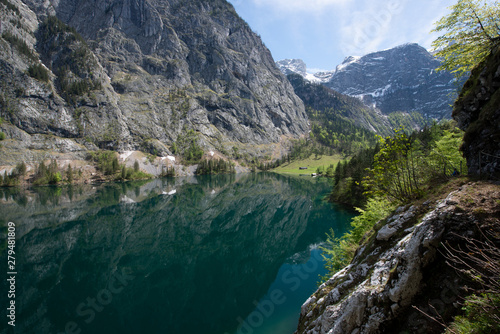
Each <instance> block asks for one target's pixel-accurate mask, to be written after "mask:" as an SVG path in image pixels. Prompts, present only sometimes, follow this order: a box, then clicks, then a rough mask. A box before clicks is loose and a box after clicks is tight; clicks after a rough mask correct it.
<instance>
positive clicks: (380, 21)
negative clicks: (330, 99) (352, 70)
mask: <svg viewBox="0 0 500 334" xmlns="http://www.w3.org/2000/svg"><path fill="white" fill-rule="evenodd" d="M228 1H229V2H230V3H232V4H233V6H234V7H235V9H236V11H237V12H238V14H239V15H240V16H241V17H242V18H243V19H244V20H245V21H246V22H248V24H249V25H250V27H251V28H252V29H253V30H254V31H255V32H256V33H258V34H259V35H260V36H261V38H262V40H263V42H264V44H265V45H266V46H267V47H268V48H269V49H270V50H271V52H272V54H273V57H274V60H276V61H278V60H282V59H286V58H299V59H302V60H304V61H305V62H306V64H307V67H308V69H309V71H313V72H314V71H317V70H333V69H335V67H336V66H337V65H338V64H340V63H342V61H343V60H344V58H345V57H346V56H362V55H365V54H367V53H370V52H374V51H379V50H384V49H389V48H392V47H395V46H398V45H401V44H404V43H409V42H412V43H419V44H420V45H422V46H423V47H425V48H430V46H431V42H432V41H433V40H434V38H435V37H436V36H435V35H432V34H431V33H430V31H431V30H432V28H433V24H434V22H435V21H437V20H438V19H440V18H441V17H442V16H444V15H446V14H447V13H448V12H449V10H448V7H449V6H451V5H453V4H455V3H456V2H457V0H418V1H415V0H228Z"/></svg>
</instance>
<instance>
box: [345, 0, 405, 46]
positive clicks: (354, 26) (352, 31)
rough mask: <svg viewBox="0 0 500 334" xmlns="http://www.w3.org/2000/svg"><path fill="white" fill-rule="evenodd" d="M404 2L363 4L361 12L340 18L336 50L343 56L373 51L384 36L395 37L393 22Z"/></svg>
mask: <svg viewBox="0 0 500 334" xmlns="http://www.w3.org/2000/svg"><path fill="white" fill-rule="evenodd" d="M407 1H408V0H389V1H383V2H382V1H373V0H372V1H363V4H362V5H361V6H358V8H361V10H356V11H353V12H351V13H350V14H349V15H345V16H343V17H342V22H341V25H342V26H341V31H340V36H341V41H340V48H341V50H342V52H343V53H344V55H345V56H351V55H354V56H360V55H364V54H367V53H369V52H373V51H377V50H379V49H380V48H381V44H382V43H383V42H384V41H386V40H387V37H388V36H391V35H392V36H394V35H396V34H398V31H397V30H395V29H394V22H395V21H396V20H397V19H398V16H400V15H401V13H402V12H403V10H404V7H405V4H406V2H407ZM359 4H360V2H358V5H359Z"/></svg>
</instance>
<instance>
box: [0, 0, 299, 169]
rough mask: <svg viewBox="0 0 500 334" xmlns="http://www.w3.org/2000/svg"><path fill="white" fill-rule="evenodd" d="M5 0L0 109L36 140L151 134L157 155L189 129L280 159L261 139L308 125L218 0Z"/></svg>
mask: <svg viewBox="0 0 500 334" xmlns="http://www.w3.org/2000/svg"><path fill="white" fill-rule="evenodd" d="M8 2H9V3H10V4H11V6H8V7H6V6H4V5H0V16H1V17H2V33H3V38H2V39H0V74H1V76H2V95H1V99H0V102H1V104H0V106H1V110H0V115H1V116H2V117H3V118H4V120H5V121H6V123H4V127H7V126H14V127H16V128H17V129H19V131H22V132H24V134H25V136H26V137H27V138H28V139H29V140H28V142H29V143H33V145H38V144H37V143H38V141H37V138H36V137H33V136H34V135H36V134H44V135H48V136H52V137H59V138H68V139H71V140H72V141H74V142H75V143H77V144H78V145H82V146H85V147H86V149H89V150H93V149H97V148H102V149H112V150H119V151H124V150H143V151H144V150H148V145H147V142H151V141H154V142H156V143H157V145H156V147H154V149H150V150H151V152H150V153H154V152H156V153H158V154H159V155H164V156H165V155H166V154H170V153H172V152H171V150H170V146H171V145H172V143H173V142H175V141H177V140H178V139H179V137H180V136H182V135H183V134H184V133H185V132H186V131H187V130H190V129H192V130H195V131H196V132H197V133H198V137H199V142H200V145H201V146H202V147H203V148H204V149H205V150H209V149H211V150H218V151H220V152H226V151H231V149H232V147H233V146H236V147H238V148H239V151H240V153H245V152H247V153H249V154H250V155H253V156H259V155H265V154H269V153H271V154H275V155H276V154H277V155H279V150H276V147H274V146H272V147H269V148H268V149H267V151H266V145H276V144H278V143H280V142H283V140H286V139H287V138H293V137H299V136H301V135H303V134H305V133H307V131H308V125H307V116H306V114H305V110H304V106H303V103H302V101H301V100H300V99H299V98H298V97H297V96H296V95H295V94H294V93H293V89H292V87H291V86H290V84H289V83H288V81H287V80H286V78H285V77H284V75H283V74H282V73H281V72H280V71H279V69H278V68H277V67H276V65H275V63H274V61H273V59H272V56H271V54H270V52H269V50H268V49H267V48H266V47H265V46H264V45H263V44H262V41H261V40H260V38H259V37H258V36H257V35H256V34H254V33H253V32H252V31H251V29H250V28H249V27H248V25H247V24H246V23H245V22H244V21H243V20H242V19H241V18H240V17H239V16H238V15H237V14H236V12H235V11H234V8H233V7H232V6H231V5H230V4H229V3H227V2H226V1H225V0H217V1H179V0H140V1H121V0H116V1H111V2H109V1H108V2H102V1H80V0H62V1H43V2H42V1H36V0H26V1H21V0H8ZM52 15H55V16H57V18H58V20H60V23H59V22H57V21H54V20H49V19H48V18H49V17H51V16H52ZM4 22H5V23H4ZM6 34H10V35H12V36H14V37H15V38H16V39H12V38H7V37H6ZM19 41H22V42H23V43H24V45H26V47H24V46H23V45H22V46H21V47H19V45H20V43H19ZM21 44H22V43H21ZM35 66H41V67H43V68H45V69H46V70H48V77H44V75H40V74H39V73H38V72H34V71H33V68H35ZM30 68H31V69H30ZM35 70H36V71H41V72H43V70H41V69H40V68H39V67H37V68H35ZM12 131H14V130H12ZM7 139H8V140H9V141H10V142H6V144H5V145H4V147H5V149H6V150H8V149H11V150H14V147H15V143H13V142H14V141H16V139H15V138H11V137H8V138H7ZM257 145H260V146H259V148H258V149H257V148H256V146H257ZM28 146H29V145H28ZM263 151H266V152H263ZM269 151H273V152H269ZM19 154H20V155H21V156H20V157H19V159H26V158H30V155H33V154H35V153H33V150H31V151H30V149H26V150H24V151H20V152H19ZM2 163H5V162H2V161H0V165H1V164H2Z"/></svg>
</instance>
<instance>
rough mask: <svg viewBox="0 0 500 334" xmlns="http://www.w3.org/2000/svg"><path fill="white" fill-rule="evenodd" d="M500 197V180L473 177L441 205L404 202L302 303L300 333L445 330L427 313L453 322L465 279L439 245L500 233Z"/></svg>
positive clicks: (439, 331)
mask: <svg viewBox="0 0 500 334" xmlns="http://www.w3.org/2000/svg"><path fill="white" fill-rule="evenodd" d="M471 198H472V201H471ZM499 199H500V187H499V186H493V185H488V184H472V183H471V184H467V185H464V186H462V187H460V189H459V190H458V191H455V192H452V193H451V194H449V196H447V197H446V198H445V199H443V200H441V201H439V202H438V204H437V205H432V204H431V203H429V202H427V203H424V204H419V205H414V206H411V207H401V208H399V209H398V210H397V211H396V212H395V213H394V214H393V215H392V216H391V217H389V218H388V219H387V220H386V221H384V222H381V223H379V226H378V228H377V229H376V230H377V231H376V232H375V233H373V234H372V235H371V237H369V239H367V240H365V242H364V244H363V246H362V247H361V248H360V249H358V250H357V252H356V255H355V258H354V259H353V261H352V262H351V264H350V265H349V266H347V267H346V268H344V269H343V270H342V271H340V272H338V273H337V274H335V275H334V276H333V277H332V278H330V279H329V280H328V281H327V282H325V283H324V284H322V285H321V286H320V287H319V289H318V291H317V292H316V293H315V294H314V295H313V296H311V298H309V300H307V302H306V303H305V304H304V305H303V306H302V313H301V318H300V322H299V326H298V330H297V332H296V333H311V334H312V333H329V334H333V333H339V334H340V333H401V332H410V333H442V331H443V327H441V326H440V325H439V324H438V323H437V322H435V321H433V320H431V318H430V317H428V316H426V315H425V313H427V314H428V315H429V316H433V317H435V318H439V319H441V318H440V317H442V319H444V321H449V320H451V318H452V316H453V315H454V314H456V313H457V312H458V311H459V307H460V305H459V303H456V302H457V301H459V300H460V297H463V296H464V291H463V290H462V287H463V286H464V285H465V284H464V281H463V280H464V279H465V278H464V277H459V276H457V275H456V272H455V270H454V269H452V268H451V267H450V266H448V265H447V264H446V263H445V261H446V259H445V257H444V255H443V253H444V252H443V249H442V246H440V245H441V244H446V245H448V246H451V247H456V246H457V244H460V243H461V242H463V240H464V239H463V238H462V237H469V238H470V237H476V238H481V236H482V235H483V234H482V233H483V232H481V231H486V230H488V229H493V230H495V231H498V228H499V227H498V220H497V219H498V215H499V214H500V207H499V206H498V201H499ZM479 207H481V209H479ZM468 283H469V284H471V282H468ZM436 312H437V314H436Z"/></svg>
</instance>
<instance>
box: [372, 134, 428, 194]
mask: <svg viewBox="0 0 500 334" xmlns="http://www.w3.org/2000/svg"><path fill="white" fill-rule="evenodd" d="M380 144H381V149H380V151H379V152H378V153H377V154H376V155H375V158H374V163H373V168H372V169H371V170H370V173H369V175H368V176H367V177H365V180H364V182H365V186H366V187H367V188H368V193H369V194H371V195H372V196H387V197H388V198H390V199H391V200H393V201H400V200H403V201H404V200H412V199H415V198H418V197H419V196H420V195H421V194H422V186H423V184H424V183H425V181H426V180H425V178H424V176H423V175H422V174H423V173H425V168H424V165H425V163H426V161H425V159H424V158H423V154H422V150H421V146H422V145H421V144H420V141H418V140H413V139H412V138H410V137H408V135H407V134H406V133H405V132H404V131H403V129H400V130H397V131H396V134H395V135H394V137H386V138H382V137H380Z"/></svg>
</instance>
